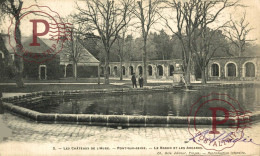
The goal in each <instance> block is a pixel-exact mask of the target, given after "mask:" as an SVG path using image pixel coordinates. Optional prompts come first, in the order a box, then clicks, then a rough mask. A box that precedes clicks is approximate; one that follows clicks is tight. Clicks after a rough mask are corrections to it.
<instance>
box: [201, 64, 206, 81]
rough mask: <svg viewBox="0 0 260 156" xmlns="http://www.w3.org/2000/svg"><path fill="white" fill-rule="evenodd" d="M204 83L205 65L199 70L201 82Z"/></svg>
mask: <svg viewBox="0 0 260 156" xmlns="http://www.w3.org/2000/svg"><path fill="white" fill-rule="evenodd" d="M206 83H207V80H206V70H205V67H203V68H202V70H201V84H206Z"/></svg>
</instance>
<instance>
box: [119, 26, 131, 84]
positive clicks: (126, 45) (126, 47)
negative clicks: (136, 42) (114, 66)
mask: <svg viewBox="0 0 260 156" xmlns="http://www.w3.org/2000/svg"><path fill="white" fill-rule="evenodd" d="M127 28H128V27H125V28H124V29H123V30H122V32H121V33H120V34H121V35H120V36H118V37H117V40H116V44H115V50H116V51H117V55H118V57H119V61H120V80H123V62H124V61H125V60H126V57H127V56H130V55H131V51H132V41H133V37H132V35H126V32H127Z"/></svg>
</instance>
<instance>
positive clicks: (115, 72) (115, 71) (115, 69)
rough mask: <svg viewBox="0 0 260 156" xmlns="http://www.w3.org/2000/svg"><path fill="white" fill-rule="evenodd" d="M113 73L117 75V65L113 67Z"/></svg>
mask: <svg viewBox="0 0 260 156" xmlns="http://www.w3.org/2000/svg"><path fill="white" fill-rule="evenodd" d="M114 75H115V76H117V66H115V67H114Z"/></svg>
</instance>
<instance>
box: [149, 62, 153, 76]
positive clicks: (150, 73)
mask: <svg viewBox="0 0 260 156" xmlns="http://www.w3.org/2000/svg"><path fill="white" fill-rule="evenodd" d="M148 75H149V76H152V75H153V67H152V66H151V65H149V66H148Z"/></svg>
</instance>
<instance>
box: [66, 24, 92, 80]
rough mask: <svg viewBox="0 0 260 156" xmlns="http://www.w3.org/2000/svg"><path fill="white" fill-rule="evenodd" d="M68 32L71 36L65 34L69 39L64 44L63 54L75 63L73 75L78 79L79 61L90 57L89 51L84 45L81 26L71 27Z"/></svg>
mask: <svg viewBox="0 0 260 156" xmlns="http://www.w3.org/2000/svg"><path fill="white" fill-rule="evenodd" d="M68 32H69V36H65V37H66V38H67V39H66V42H65V44H64V50H63V54H64V55H65V56H67V59H68V60H69V61H71V62H72V63H73V77H74V78H75V79H77V75H78V72H77V67H78V62H79V61H80V60H84V61H86V59H88V51H87V50H86V49H85V48H84V47H83V45H82V40H81V32H82V29H81V26H79V27H78V28H75V27H74V28H72V29H69V30H68Z"/></svg>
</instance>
